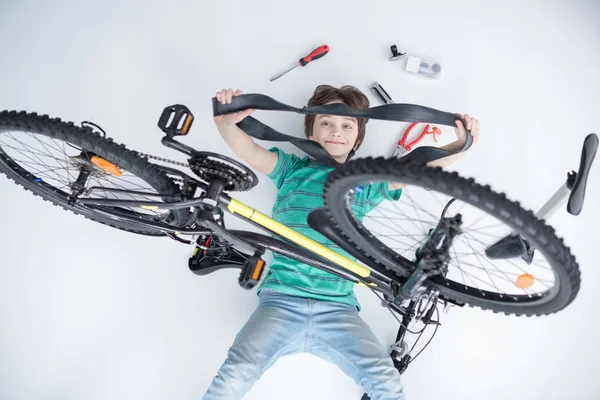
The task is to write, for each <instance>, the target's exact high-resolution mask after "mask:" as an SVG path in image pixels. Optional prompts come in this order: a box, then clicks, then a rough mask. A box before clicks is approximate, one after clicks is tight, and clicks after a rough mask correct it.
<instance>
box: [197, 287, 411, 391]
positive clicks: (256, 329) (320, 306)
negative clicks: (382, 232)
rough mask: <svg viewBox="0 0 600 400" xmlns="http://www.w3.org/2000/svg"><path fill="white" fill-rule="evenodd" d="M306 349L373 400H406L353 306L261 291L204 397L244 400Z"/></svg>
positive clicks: (389, 363)
mask: <svg viewBox="0 0 600 400" xmlns="http://www.w3.org/2000/svg"><path fill="white" fill-rule="evenodd" d="M299 352H307V353H311V354H314V355H316V356H318V357H320V358H322V359H324V360H327V361H330V362H332V363H334V364H336V365H337V366H338V367H339V368H340V369H341V370H342V371H343V372H344V373H345V374H346V375H348V376H350V377H351V378H352V379H354V381H355V382H356V383H357V384H358V385H360V386H361V387H362V388H363V390H364V391H365V392H367V393H368V394H369V396H370V397H371V399H372V400H388V399H389V400H403V399H404V394H403V389H402V384H401V382H400V374H399V373H398V371H397V370H396V369H395V368H394V365H393V363H392V359H391V357H390V356H389V354H388V353H387V351H386V349H385V348H384V347H383V346H382V345H381V344H380V343H379V341H378V340H377V338H376V337H375V335H374V334H373V332H372V331H371V329H370V328H369V326H368V325H367V324H366V323H365V322H364V321H363V320H362V319H361V318H360V317H359V316H358V311H357V310H356V308H355V307H354V306H351V305H349V304H344V303H338V302H332V301H320V300H313V299H306V298H302V297H294V296H289V295H286V294H283V293H280V292H277V291H274V290H271V289H264V290H263V291H262V292H261V293H260V300H259V304H258V307H257V308H256V311H254V313H253V314H252V316H251V317H250V319H249V320H248V322H247V323H246V325H244V327H243V328H242V329H241V330H240V332H239V333H238V334H237V336H236V338H235V341H234V342H233V345H232V346H231V348H230V349H229V351H228V353H227V358H226V360H225V363H224V364H223V365H222V366H221V368H220V369H219V371H218V373H217V375H216V377H215V378H214V380H213V382H212V384H211V385H210V387H209V388H208V391H207V392H206V394H205V395H204V400H216V399H218V400H225V399H227V400H233V399H241V398H242V397H243V396H244V394H245V393H246V392H248V391H249V390H250V388H252V386H253V385H254V383H256V381H258V379H259V378H260V377H261V376H262V374H263V373H264V372H265V371H266V370H267V369H269V368H270V367H271V366H272V365H273V364H274V363H275V361H277V359H278V358H279V357H281V356H284V355H289V354H293V353H299Z"/></svg>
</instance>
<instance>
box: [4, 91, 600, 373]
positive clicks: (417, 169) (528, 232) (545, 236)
mask: <svg viewBox="0 0 600 400" xmlns="http://www.w3.org/2000/svg"><path fill="white" fill-rule="evenodd" d="M245 96H247V95H245ZM240 97H242V98H243V97H244V96H240ZM213 106H214V99H213ZM238 106H239V105H238ZM393 106H398V105H393ZM382 107H389V106H382ZM414 107H420V106H414ZM238 108H239V107H238ZM264 109H275V108H269V107H265V108H264ZM295 110H299V109H295ZM306 110H307V109H306V107H305V108H303V109H302V110H301V111H302V112H304V111H306ZM322 110H326V111H327V112H328V113H332V114H335V115H348V114H347V113H348V112H349V111H348V110H346V109H341V108H339V106H336V105H334V106H333V107H332V106H324V107H320V108H318V110H313V111H315V112H316V111H322ZM373 110H374V109H373ZM387 110H388V111H389V112H390V113H392V114H393V112H392V111H394V110H396V111H397V110H400V108H388V109H387ZM288 111H289V110H288ZM292 111H294V110H292ZM396 111H394V112H396ZM434 111H435V110H434ZM344 113H346V114H344ZM372 114H376V113H375V111H373V113H372ZM372 114H369V115H372ZM417 114H418V113H414V112H412V111H411V112H409V113H408V114H406V115H404V116H402V117H398V119H396V120H409V117H415V118H414V119H415V120H418V119H421V120H424V119H426V118H425V117H423V116H422V115H421V116H419V115H417ZM377 115H379V116H381V115H382V114H377ZM390 115H391V114H390ZM375 117H377V116H375ZM401 118H404V119H401ZM193 120H194V117H193V115H192V113H191V112H190V111H189V109H188V108H187V107H185V106H182V105H174V106H170V107H167V108H165V110H164V111H163V113H162V114H161V117H160V119H159V122H158V126H159V128H160V129H161V130H162V131H163V132H164V133H165V136H164V137H163V139H162V143H163V144H164V145H165V146H167V147H169V148H171V149H174V150H177V151H179V152H181V153H183V154H185V155H186V156H187V157H188V162H187V163H181V162H176V161H171V160H167V159H164V158H160V157H156V156H153V155H149V154H143V153H138V152H135V151H131V150H128V149H126V148H125V147H124V146H123V145H119V144H117V143H115V142H113V141H112V139H110V138H107V137H106V133H105V132H104V130H102V128H101V127H100V126H98V125H96V124H94V123H91V122H87V121H84V122H82V123H81V126H76V125H75V124H73V123H65V122H62V121H61V120H60V119H51V118H49V117H48V116H46V115H44V116H39V115H37V114H35V113H26V112H18V113H17V112H15V111H10V112H9V111H2V112H0V172H2V173H3V174H5V175H6V176H7V177H8V178H9V179H11V180H13V181H14V182H15V183H16V184H18V185H20V186H22V187H23V188H25V189H26V190H29V191H31V192H32V193H33V194H34V195H38V196H40V197H42V199H44V200H47V201H50V202H51V203H53V204H54V205H57V206H59V207H62V208H64V209H65V210H67V211H72V212H74V213H76V214H80V215H82V216H84V217H86V218H88V219H90V220H92V221H96V222H100V223H103V224H106V225H109V226H112V227H114V228H117V229H122V230H125V231H128V232H133V233H137V234H142V235H148V236H157V237H158V236H166V237H169V238H171V239H174V240H177V241H179V242H182V243H185V244H189V245H193V246H195V251H194V254H193V256H192V257H191V258H190V261H189V268H190V269H191V270H192V272H194V273H195V274H198V275H206V274H209V273H212V272H215V271H217V270H220V269H222V268H239V269H240V270H241V271H240V275H239V279H238V281H239V284H240V286H241V287H243V288H245V289H252V288H254V287H255V286H256V284H257V283H258V282H259V281H260V279H261V276H262V274H263V272H264V269H265V262H264V260H263V258H262V256H263V255H264V253H265V251H267V250H269V251H272V252H277V253H280V254H281V255H284V256H287V257H290V258H294V259H297V260H299V261H302V262H304V263H306V264H308V265H311V266H314V267H316V268H320V269H322V270H325V271H328V272H330V273H332V274H335V275H337V276H341V277H343V278H345V279H348V280H350V281H352V282H354V283H356V284H359V285H363V286H365V287H367V288H369V289H370V290H371V291H372V292H373V293H375V294H376V295H377V296H378V297H379V298H380V299H381V301H382V305H383V306H385V307H387V308H389V310H390V311H391V313H392V315H394V317H395V318H396V319H397V320H398V321H399V322H400V327H399V330H398V335H397V338H396V342H395V344H394V345H393V346H392V349H391V353H390V354H391V357H392V358H393V360H394V364H395V366H396V368H397V369H398V370H399V372H400V373H403V372H404V370H405V369H406V368H407V366H408V365H409V364H410V363H411V362H412V361H414V359H415V358H416V357H417V356H418V355H419V354H420V352H419V353H418V354H417V356H415V357H413V356H411V353H412V351H413V350H414V349H415V346H416V343H417V341H418V340H419V339H420V338H421V336H420V335H422V334H423V331H424V330H425V328H427V327H428V326H430V325H434V326H435V331H434V334H433V335H435V332H436V331H437V327H438V326H439V311H438V305H444V306H453V305H458V306H461V307H462V306H464V305H465V304H468V305H471V306H475V307H479V308H481V309H484V310H491V311H494V312H503V313H506V314H515V315H543V314H549V313H553V312H557V311H559V310H561V309H563V308H565V307H567V306H568V305H569V304H570V303H571V302H572V301H573V299H574V298H575V297H576V295H577V293H578V291H579V286H580V272H579V267H578V264H577V261H576V260H575V257H574V256H573V255H572V254H571V251H570V249H569V248H568V247H567V246H565V244H564V243H563V241H562V239H559V238H558V236H557V235H556V233H555V232H554V229H553V228H552V227H551V226H549V225H547V224H546V223H545V222H544V220H543V219H547V218H549V217H550V216H551V215H552V214H553V213H554V212H556V211H557V210H558V209H559V208H560V207H561V206H562V205H563V204H564V203H565V202H567V197H568V207H567V210H568V212H570V213H571V214H573V215H578V214H579V212H580V211H581V208H582V206H583V201H584V195H585V188H586V184H587V179H588V175H589V171H590V168H591V165H592V162H593V159H594V156H595V153H596V150H597V147H598V137H597V135H595V134H590V135H588V136H587V137H586V139H585V142H584V146H583V150H582V157H581V162H580V166H579V169H578V172H577V173H575V172H570V173H569V174H568V176H567V181H566V183H564V184H563V185H561V187H560V188H559V190H558V191H557V192H556V193H555V194H554V195H553V196H552V197H551V198H550V199H549V200H548V202H546V204H545V205H544V206H543V207H542V208H541V209H540V210H539V211H538V212H537V214H534V213H533V212H531V211H527V210H525V209H523V208H522V207H521V206H520V205H519V203H517V202H514V201H512V200H509V199H507V198H506V196H505V195H504V194H499V193H496V192H494V191H493V190H492V189H491V188H490V187H489V186H482V185H480V184H478V183H476V182H475V181H474V180H473V179H466V178H463V177H461V176H460V175H458V174H457V173H450V172H447V171H444V170H442V169H440V168H433V167H428V166H426V165H425V164H424V163H423V162H417V161H415V160H414V159H412V160H411V159H410V157H408V156H407V157H405V158H402V159H384V158H365V159H357V160H353V161H349V162H348V163H346V164H344V165H341V166H338V167H337V168H335V170H334V171H333V172H331V173H330V174H329V177H328V179H327V182H326V184H325V190H324V193H323V207H322V208H318V209H315V210H313V211H312V212H311V213H310V214H309V217H308V223H309V225H310V226H311V228H312V229H314V230H316V231H317V232H319V233H320V234H321V235H322V236H323V238H324V241H330V242H331V243H333V244H335V245H336V246H338V247H339V249H338V250H332V249H330V248H329V247H327V246H326V245H324V244H322V243H319V242H317V241H314V240H312V239H310V238H308V237H306V236H304V235H302V234H300V233H298V232H296V231H294V230H293V229H292V228H290V227H287V226H285V225H283V224H281V223H279V222H277V221H275V220H274V219H272V218H270V217H269V216H267V215H265V214H263V213H261V212H259V211H257V210H255V209H253V208H251V207H249V206H247V205H245V204H243V203H241V202H240V201H237V200H235V199H234V198H233V197H230V196H229V195H228V194H227V192H233V191H246V190H250V189H252V188H253V187H254V186H255V185H256V184H257V179H258V178H257V177H256V175H255V174H254V173H253V172H252V170H250V169H249V168H247V167H246V166H244V165H243V164H241V163H240V162H238V161H236V160H233V159H231V158H228V157H225V156H223V155H219V154H215V153H209V152H202V151H197V150H195V149H193V148H191V147H189V146H187V145H185V144H183V143H181V142H179V141H177V140H175V136H179V135H186V134H188V132H189V131H190V128H191V126H192V122H193ZM450 121H453V119H451V120H450ZM430 122H436V121H430ZM452 123H453V122H452ZM299 147H300V146H299ZM301 148H307V147H301ZM415 152H416V150H415ZM411 154H412V153H411ZM409 156H410V154H409ZM165 164H169V165H165ZM176 167H179V168H176ZM181 167H184V168H189V169H190V170H191V171H192V172H193V173H194V176H192V175H190V174H189V173H187V172H186V171H183V170H182V169H181ZM390 181H394V182H402V183H406V184H408V185H409V186H408V188H407V189H406V190H404V191H403V193H402V195H401V197H400V199H399V200H398V201H395V202H391V201H390V202H384V203H382V204H380V205H378V206H377V207H375V208H373V209H372V210H370V211H369V213H365V215H361V214H360V213H358V214H357V211H356V204H354V198H355V195H356V193H357V191H360V190H365V188H367V187H368V184H369V183H372V182H390ZM569 193H570V195H569ZM424 198H427V199H428V201H425V200H424ZM432 198H433V199H432ZM403 199H404V200H406V201H409V202H411V203H412V205H411V207H412V210H411V213H410V214H411V215H413V214H414V215H413V217H412V218H413V219H410V217H409V215H408V214H406V213H405V212H404V211H403V210H404V208H403V207H402V206H400V205H398V204H400V203H399V202H401V201H403ZM414 199H417V200H418V201H415V200H414ZM388 203H389V204H388ZM384 206H385V207H384ZM392 208H393V209H392ZM433 210H436V211H433ZM373 212H376V214H375V215H371V213H373ZM225 213H228V214H229V215H231V216H235V217H238V218H241V219H243V220H245V221H247V222H249V223H250V224H252V225H253V226H255V227H258V228H260V229H262V230H263V231H266V232H267V233H269V235H267V234H261V233H256V232H251V231H243V230H230V229H227V228H226V226H225V220H224V215H225ZM385 213H387V214H393V215H395V214H399V215H401V216H402V217H404V218H395V219H394V218H392V217H389V216H387V215H386V214H385ZM485 218H493V219H494V220H495V222H494V223H493V224H492V225H489V224H488V225H483V226H482V225H481V224H482V222H481V221H483V220H484V219H485ZM367 219H368V220H367ZM396 220H398V221H401V222H402V223H393V222H394V221H396ZM377 221H383V222H384V224H383V227H379V228H378V229H375V228H373V225H374V224H375V223H376V222H377ZM188 237H190V238H188ZM473 242H474V243H475V245H473V244H472V243H473ZM324 243H325V242H324ZM398 246H402V248H399V247H398ZM476 247H477V248H476ZM477 263H479V264H478V265H477ZM480 286H481V287H480ZM434 313H435V314H436V318H435V319H434ZM398 316H401V317H402V320H400V319H399V318H398ZM417 322H420V323H422V324H423V328H422V330H421V331H420V332H412V331H411V330H410V329H409V326H410V324H413V323H417ZM409 332H411V333H417V334H419V338H418V339H417V341H416V342H415V343H414V345H413V346H412V348H411V349H409V348H408V345H407V343H406V341H405V338H406V335H407V333H409ZM432 338H433V336H432V337H431V338H430V339H429V342H430V341H431V339H432ZM429 342H427V344H426V345H425V347H427V345H428V344H429ZM425 347H423V349H424V348H425ZM423 349H421V351H423Z"/></svg>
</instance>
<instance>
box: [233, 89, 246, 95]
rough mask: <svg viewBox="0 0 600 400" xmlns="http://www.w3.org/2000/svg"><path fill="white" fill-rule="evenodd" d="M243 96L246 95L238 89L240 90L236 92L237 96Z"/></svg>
mask: <svg viewBox="0 0 600 400" xmlns="http://www.w3.org/2000/svg"><path fill="white" fill-rule="evenodd" d="M242 94H244V92H242V91H241V90H240V89H238V90H236V91H235V95H236V96H240V95H242Z"/></svg>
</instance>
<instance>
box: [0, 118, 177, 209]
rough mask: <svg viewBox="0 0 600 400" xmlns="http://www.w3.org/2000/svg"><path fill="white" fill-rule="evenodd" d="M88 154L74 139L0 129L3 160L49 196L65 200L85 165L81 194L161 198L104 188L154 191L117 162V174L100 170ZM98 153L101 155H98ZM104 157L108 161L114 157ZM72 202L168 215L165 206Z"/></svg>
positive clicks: (86, 196)
mask: <svg viewBox="0 0 600 400" xmlns="http://www.w3.org/2000/svg"><path fill="white" fill-rule="evenodd" d="M92 154H93V153H91V152H89V151H87V150H85V149H82V148H81V147H80V146H78V145H77V144H75V143H70V142H68V141H65V140H62V139H59V138H55V137H50V136H46V135H43V134H39V133H36V132H31V131H27V130H20V129H0V157H1V158H2V160H3V162H4V163H5V164H6V165H7V166H8V167H9V168H11V169H12V170H13V171H15V172H17V173H18V174H19V175H21V176H23V175H26V176H27V177H28V178H29V181H30V183H32V184H34V185H36V186H37V187H38V188H39V189H40V190H43V191H44V192H46V193H48V194H50V195H51V196H54V197H57V198H60V199H61V200H63V201H68V199H69V197H70V195H71V194H72V193H73V189H72V187H71V185H72V184H73V183H74V182H75V181H76V180H77V177H78V176H79V174H80V172H81V170H82V169H86V170H88V171H89V177H88V179H87V180H86V182H85V185H83V186H84V189H85V190H86V191H87V193H86V195H85V196H82V197H85V198H96V199H112V200H136V201H155V202H156V201H161V199H160V197H154V196H148V195H141V194H129V193H117V192H112V191H108V190H107V189H122V190H135V191H143V192H145V193H149V194H153V193H154V194H157V193H158V192H157V191H156V189H155V188H154V187H153V186H152V185H151V184H150V183H148V182H146V181H144V180H143V179H141V178H140V177H138V176H136V175H135V174H133V173H131V172H129V171H127V170H125V169H123V168H122V167H121V166H119V165H116V164H114V165H116V166H117V167H118V168H119V169H120V170H121V172H122V175H121V176H115V175H112V174H110V173H108V172H106V171H104V170H102V168H99V167H97V166H96V165H94V164H93V163H92V162H91V161H90V160H89V159H91V156H92ZM99 156H100V157H102V155H99ZM103 159H104V158H103ZM106 161H108V162H110V163H111V164H112V163H113V162H114V161H115V160H106ZM93 187H97V189H95V190H93V191H90V189H92V188H93ZM84 193H85V192H84ZM76 204H78V206H79V207H85V208H88V209H91V210H99V211H108V212H110V211H118V212H119V213H121V214H123V213H124V214H126V215H129V216H132V217H137V218H139V219H143V220H148V221H164V220H166V219H168V217H169V215H170V212H169V211H166V210H162V211H157V210H146V209H141V208H131V207H110V206H83V205H81V204H79V203H77V202H76Z"/></svg>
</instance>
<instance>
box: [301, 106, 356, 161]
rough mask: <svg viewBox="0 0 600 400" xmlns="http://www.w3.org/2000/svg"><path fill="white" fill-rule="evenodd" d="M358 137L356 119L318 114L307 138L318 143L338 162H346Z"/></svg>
mask: <svg viewBox="0 0 600 400" xmlns="http://www.w3.org/2000/svg"><path fill="white" fill-rule="evenodd" d="M357 137H358V121H357V120H356V118H350V117H342V116H338V115H324V114H319V115H317V116H316V118H315V122H314V124H313V134H312V136H311V137H310V138H309V139H310V140H314V141H315V142H317V143H319V144H320V145H321V146H323V147H324V148H325V150H327V152H328V153H329V154H330V155H331V156H332V157H333V158H335V159H336V161H338V162H341V163H343V162H346V159H347V158H348V154H350V152H351V151H352V149H353V148H354V144H355V143H356V138H357Z"/></svg>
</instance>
